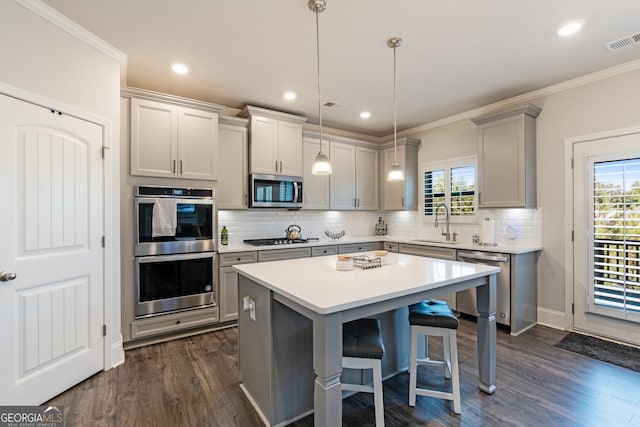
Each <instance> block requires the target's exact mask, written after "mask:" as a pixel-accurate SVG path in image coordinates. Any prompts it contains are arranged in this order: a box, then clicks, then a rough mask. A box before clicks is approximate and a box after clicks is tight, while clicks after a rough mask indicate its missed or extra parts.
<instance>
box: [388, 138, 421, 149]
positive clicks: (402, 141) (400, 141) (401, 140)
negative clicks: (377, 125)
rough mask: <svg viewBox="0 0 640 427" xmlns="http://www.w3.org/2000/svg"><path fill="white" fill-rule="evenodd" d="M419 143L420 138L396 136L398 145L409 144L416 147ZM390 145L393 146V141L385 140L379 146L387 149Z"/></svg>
mask: <svg viewBox="0 0 640 427" xmlns="http://www.w3.org/2000/svg"><path fill="white" fill-rule="evenodd" d="M420 143H422V140H421V139H416V138H408V137H404V138H398V145H410V146H414V147H417V146H419V145H420ZM390 147H393V141H389V142H385V143H384V144H382V145H381V146H380V148H382V149H387V148H390Z"/></svg>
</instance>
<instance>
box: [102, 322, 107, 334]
mask: <svg viewBox="0 0 640 427" xmlns="http://www.w3.org/2000/svg"><path fill="white" fill-rule="evenodd" d="M102 336H103V337H106V336H107V325H102Z"/></svg>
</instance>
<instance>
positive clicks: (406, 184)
mask: <svg viewBox="0 0 640 427" xmlns="http://www.w3.org/2000/svg"><path fill="white" fill-rule="evenodd" d="M419 144H420V140H419V139H412V138H401V139H399V140H398V144H397V145H398V152H397V158H398V163H399V164H400V167H402V170H403V171H404V181H394V182H389V181H387V176H388V175H389V169H391V165H392V164H393V162H394V160H395V158H396V153H395V152H394V148H393V144H391V146H390V147H387V148H385V149H384V150H383V151H382V176H381V182H382V209H383V210H385V211H412V210H416V209H417V208H418V145H419Z"/></svg>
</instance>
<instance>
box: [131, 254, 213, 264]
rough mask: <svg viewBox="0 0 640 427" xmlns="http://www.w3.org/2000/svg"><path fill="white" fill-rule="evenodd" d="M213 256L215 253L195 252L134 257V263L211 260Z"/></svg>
mask: <svg viewBox="0 0 640 427" xmlns="http://www.w3.org/2000/svg"><path fill="white" fill-rule="evenodd" d="M214 256H215V252H197V253H193V254H173V255H153V256H143V257H136V261H137V262H138V263H139V264H146V263H151V262H165V261H184V260H189V259H206V258H212V259H213V257H214Z"/></svg>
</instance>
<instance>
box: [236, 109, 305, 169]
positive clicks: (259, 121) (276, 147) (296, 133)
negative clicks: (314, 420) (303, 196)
mask: <svg viewBox="0 0 640 427" xmlns="http://www.w3.org/2000/svg"><path fill="white" fill-rule="evenodd" d="M239 116H240V117H248V118H249V119H250V125H249V171H250V173H263V174H272V175H288V176H302V125H303V124H304V122H306V121H307V118H306V117H302V116H296V115H293V114H287V113H281V112H279V111H272V110H267V109H264V108H259V107H253V106H250V105H248V106H246V107H245V108H244V109H243V110H242V111H241V112H240V114H239Z"/></svg>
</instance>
